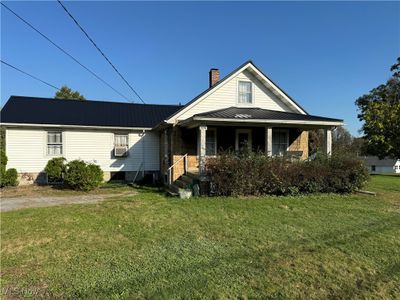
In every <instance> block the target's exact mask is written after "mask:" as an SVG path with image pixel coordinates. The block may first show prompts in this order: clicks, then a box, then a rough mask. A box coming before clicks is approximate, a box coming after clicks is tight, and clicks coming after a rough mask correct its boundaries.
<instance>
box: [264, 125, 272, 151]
mask: <svg viewBox="0 0 400 300" xmlns="http://www.w3.org/2000/svg"><path fill="white" fill-rule="evenodd" d="M265 154H267V156H272V127H265Z"/></svg>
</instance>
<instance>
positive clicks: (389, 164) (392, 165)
mask: <svg viewBox="0 0 400 300" xmlns="http://www.w3.org/2000/svg"><path fill="white" fill-rule="evenodd" d="M362 159H363V160H364V163H365V165H366V167H367V168H368V170H369V172H370V173H372V174H385V173H399V174H400V159H393V158H385V159H379V158H378V157H376V156H365V157H363V158H362Z"/></svg>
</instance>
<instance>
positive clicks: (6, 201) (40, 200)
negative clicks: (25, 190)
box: [0, 192, 136, 212]
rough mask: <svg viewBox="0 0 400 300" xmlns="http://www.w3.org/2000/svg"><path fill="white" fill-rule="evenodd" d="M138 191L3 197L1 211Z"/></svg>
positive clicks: (131, 194)
mask: <svg viewBox="0 0 400 300" xmlns="http://www.w3.org/2000/svg"><path fill="white" fill-rule="evenodd" d="M135 194H136V193H132V192H129V193H118V194H103V195H101V194H100V195H80V196H57V197H47V196H46V197H42V196H34V197H12V198H3V197H2V198H1V206H0V211H2V212H3V211H10V210H16V209H23V208H32V207H46V206H55V205H62V204H89V203H97V202H100V201H104V200H107V199H109V198H111V197H116V196H133V195H135Z"/></svg>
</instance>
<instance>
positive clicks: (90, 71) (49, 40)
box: [0, 2, 130, 101]
mask: <svg viewBox="0 0 400 300" xmlns="http://www.w3.org/2000/svg"><path fill="white" fill-rule="evenodd" d="M0 3H1V5H3V6H4V7H5V8H6V9H8V10H9V11H10V12H11V13H12V14H13V15H15V16H16V17H17V18H18V19H20V20H21V21H22V22H24V23H25V24H26V25H28V26H29V27H30V28H32V29H33V30H34V31H36V32H37V33H38V34H40V35H41V36H42V37H43V38H44V39H46V40H47V41H48V42H50V43H51V44H52V45H53V46H55V47H56V48H57V49H59V50H60V51H61V52H63V53H64V54H65V55H67V56H68V57H70V58H71V59H72V60H73V61H75V62H76V63H77V64H79V65H80V66H81V67H82V68H84V69H85V70H86V71H88V72H89V73H90V74H92V75H93V76H94V77H96V78H97V79H98V80H100V81H101V82H102V83H104V84H105V85H107V86H108V87H109V88H111V89H112V90H113V91H114V92H116V93H117V94H118V95H120V96H121V97H123V98H124V99H125V100H127V101H130V100H129V99H128V97H126V96H125V95H124V94H122V93H120V92H118V91H117V90H116V89H115V88H114V87H113V86H111V85H110V84H109V83H108V82H106V81H105V80H104V79H102V78H101V77H100V76H99V75H97V74H96V73H94V72H93V71H92V70H90V69H89V68H88V67H86V66H85V65H83V64H82V63H81V62H80V61H79V60H77V59H76V58H75V57H73V56H72V55H71V54H69V53H68V52H67V51H66V50H64V49H63V48H61V47H60V46H59V45H57V44H56V43H55V42H53V41H52V40H51V39H50V38H49V37H47V36H46V35H44V34H43V33H41V32H40V31H39V30H38V29H36V28H35V27H34V26H33V25H32V24H30V23H29V22H28V21H26V20H24V19H23V18H22V17H21V16H19V15H18V14H17V13H16V12H15V11H13V10H12V9H11V8H9V7H8V6H7V5H5V4H4V3H3V2H0Z"/></svg>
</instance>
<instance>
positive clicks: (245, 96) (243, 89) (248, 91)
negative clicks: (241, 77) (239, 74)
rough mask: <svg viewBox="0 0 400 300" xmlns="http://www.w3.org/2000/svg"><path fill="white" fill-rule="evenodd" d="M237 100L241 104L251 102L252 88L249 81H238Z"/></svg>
mask: <svg viewBox="0 0 400 300" xmlns="http://www.w3.org/2000/svg"><path fill="white" fill-rule="evenodd" d="M238 91H239V95H238V102H239V103H242V104H251V103H253V89H252V84H251V82H250V81H239V87H238Z"/></svg>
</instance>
